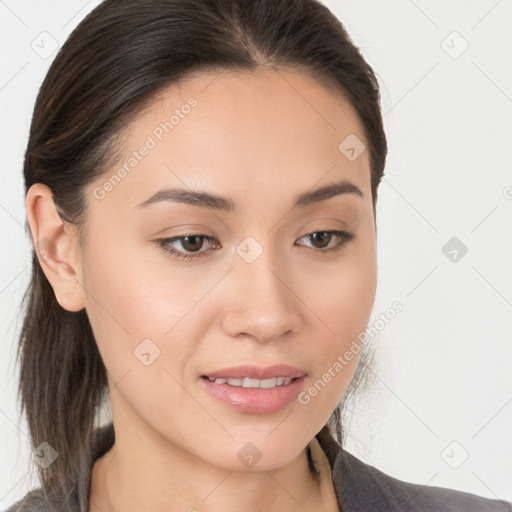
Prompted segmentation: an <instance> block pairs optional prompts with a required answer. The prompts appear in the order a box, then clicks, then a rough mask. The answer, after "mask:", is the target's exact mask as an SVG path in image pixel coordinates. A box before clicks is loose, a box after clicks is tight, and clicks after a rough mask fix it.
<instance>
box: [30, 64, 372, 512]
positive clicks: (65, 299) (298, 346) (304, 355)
mask: <svg viewBox="0 0 512 512" xmlns="http://www.w3.org/2000/svg"><path fill="white" fill-rule="evenodd" d="M191 96H193V97H195V98H196V99H197V101H198V104H197V106H196V107H195V108H194V109H192V110H191V112H190V113H189V114H188V115H186V116H184V117H183V118H182V119H180V122H179V124H178V125H177V126H176V127H175V128H174V130H173V131H172V132H170V133H169V134H166V135H165V136H164V137H163V139H162V141H161V142H159V143H158V145H157V146H156V147H155V148H154V149H152V150H151V151H150V152H149V154H148V155H147V156H146V157H144V158H143V159H142V160H141V161H140V162H139V163H138V164H137V166H136V167H135V168H134V169H133V170H132V171H131V172H130V173H129V174H128V175H127V176H126V177H124V178H123V179H122V180H121V182H120V183H118V184H117V185H116V186H115V187H114V188H113V190H111V191H110V192H108V194H106V196H105V197H104V198H103V199H96V198H95V197H94V194H93V191H94V189H95V188H97V187H98V186H102V185H103V184H104V183H105V180H106V179H108V178H109V177H110V176H111V175H112V174H113V173H114V172H115V171H116V169H118V168H119V167H120V166H122V165H123V164H124V163H125V162H126V161H127V159H128V158H129V156H130V155H131V154H132V152H133V151H134V150H137V149H138V148H140V146H141V145H142V144H144V142H145V141H146V138H147V136H148V135H149V134H151V133H152V130H154V129H155V127H156V126H158V125H159V124H160V123H161V122H163V121H165V120H166V119H168V118H169V113H170V112H172V111H173V110H174V109H176V108H180V106H181V105H183V104H185V103H186V101H187V99H188V98H189V97H191ZM349 134H355V135H356V136H357V137H359V139H361V140H364V134H363V130H362V126H361V123H360V122H359V119H358V117H357V115H356V113H355V111H354V109H353V108H352V107H351V105H350V104H349V103H348V102H347V101H346V100H345V99H344V98H343V97H342V96H341V94H339V93H338V92H336V91H333V90H332V91H329V90H327V89H326V88H325V87H323V86H322V85H320V84H319V83H318V82H317V81H316V80H315V79H313V78H312V77H310V76H308V75H305V74H302V73H301V72H299V71H296V70H293V69H279V71H277V70H268V69H267V70H259V71H257V72H255V73H243V74H241V73H227V72H226V73H217V74H216V75H214V76H213V77H212V75H205V74H202V75H195V76H193V77H192V78H189V79H188V80H187V81H185V82H183V83H182V85H181V88H178V87H177V86H173V87H170V88H168V89H167V90H165V91H163V92H162V93H161V94H159V95H158V97H157V98H156V99H155V101H153V102H152V103H151V105H150V106H149V107H148V108H147V109H145V110H144V112H142V113H141V114H139V115H138V116H137V117H136V119H135V120H134V121H133V122H132V123H131V124H130V125H129V126H128V127H127V128H126V132H125V139H124V147H123V152H122V155H121V157H120V159H119V162H118V163H117V164H116V165H114V166H112V168H110V169H109V171H108V172H106V173H105V175H104V176H103V177H101V178H100V179H98V180H96V181H95V182H94V183H92V184H91V185H90V186H89V187H88V188H87V191H86V193H87V199H88V217H87V221H86V229H87V232H88V237H87V240H86V246H85V251H84V253H83V254H82V253H80V251H79V250H78V245H77V244H78V237H77V234H76V230H75V229H74V228H73V226H66V225H63V223H62V221H61V220H60V219H59V217H58V216H57V213H56V211H55V207H54V205H53V202H52V201H51V194H50V191H49V189H48V188H47V187H45V186H43V185H41V184H35V185H34V186H32V187H31V189H30V191H29V193H28V196H27V202H26V204H27V215H28V219H29V224H30V228H31V231H32V235H33V237H34V240H40V239H41V238H43V237H45V238H47V239H48V240H50V241H51V243H52V244H53V246H54V248H55V250H54V251H53V253H52V254H50V257H47V258H46V259H43V258H41V259H40V261H41V265H42V268H43V270H44V272H45V274H46V276H47V278H48V280H49V281H50V283H51V285H52V287H53V289H54V291H55V296H56V298H57V300H58V302H59V304H60V305H61V306H62V307H63V308H65V309H67V310H69V311H79V310H81V309H83V308H85V309H86V311H87V314H88V317H89V319H90V322H91V325H92V328H93V332H94V335H95V338H96V341H97V344H98V347H99V350H100V353H101V355H102V357H103V360H104V362H105V365H106V368H107V370H108V378H109V384H110V397H111V403H112V415H113V422H114V426H115V431H116V442H115V445H114V446H113V448H112V449H111V450H110V451H109V452H108V453H107V454H106V455H104V456H103V457H102V458H100V459H99V460H98V461H97V462H96V464H95V465H94V468H93V473H92V486H91V494H90V501H91V505H90V510H91V511H97V510H98V511H99V510H102V511H103V512H105V511H106V510H117V511H120V510H123V511H128V512H129V511H136V510H137V511H139V510H166V511H186V510H193V509H192V507H195V509H197V510H198V511H203V510H208V511H211V512H217V511H222V512H231V511H235V510H237V511H239V510H250V511H251V512H263V511H265V512H269V511H270V512H273V511H280V512H282V511H291V510H297V506H298V505H297V502H298V503H301V504H302V506H303V507H304V508H305V509H306V510H308V511H314V510H324V511H325V510H329V508H328V507H327V506H326V504H325V502H324V503H323V504H322V499H324V498H323V497H322V496H320V495H319V491H318V487H317V485H316V482H315V480H314V479H313V476H312V474H311V472H310V471H309V469H308V464H307V456H306V450H305V448H306V445H307V444H308V443H309V442H310V441H311V439H312V438H313V437H314V436H315V435H316V433H317V432H318V431H319V430H320V429H321V428H322V427H323V425H324V424H325V423H326V422H327V420H328V418H329V416H330V415H331V413H332V412H333V410H334V409H335V407H336V405H337V403H338V401H339V400H340V398H341V396H342V395H343V393H344V391H345V390H346V388H347V386H348V384H349V382H350V379H351V377H352V375H353V373H354V371H355V369H356V365H357V361H358V358H359V356H358V355H355V356H354V358H353V359H352V360H351V361H350V362H349V363H348V364H347V365H346V366H345V367H344V368H343V370H342V371H340V372H338V373H337V374H336V376H335V378H332V379H331V381H330V382H329V383H328V384H327V385H326V386H325V388H324V389H322V390H321V391H320V392H319V393H318V394H317V396H315V397H314V398H313V397H312V398H311V400H310V402H309V403H308V404H301V403H300V402H299V401H297V400H295V401H294V402H293V403H292V404H290V405H288V406H287V407H285V408H284V409H282V410H279V411H277V412H274V413H271V414H260V415H257V414H247V413H243V412H239V411H237V410H234V409H232V408H230V407H228V406H226V405H225V404H223V403H221V402H219V401H217V400H216V399H215V398H213V397H212V396H210V395H209V394H208V393H207V392H206V391H205V390H204V389H203V387H202V386H201V385H200V384H201V382H200V376H201V375H204V374H206V373H208V371H210V372H211V371H215V370H218V369H221V368H224V367H227V366H234V365H238V364H244V363H251V364H256V365H259V366H269V365H272V364H276V363H284V364H289V365H292V366H296V367H298V368H301V369H304V370H306V371H307V373H308V378H307V380H306V383H305V384H304V388H303V389H304V390H307V389H308V388H309V387H310V386H311V385H312V384H313V383H314V382H315V381H317V380H318V379H320V378H321V377H322V374H324V373H325V372H326V371H327V369H328V368H329V367H332V365H333V363H334V362H335V361H336V360H337V357H338V356H340V355H342V354H343V353H344V352H345V351H346V350H347V349H348V348H349V347H350V345H351V343H352V342H353V340H354V339H356V337H357V335H358V334H359V333H361V332H362V331H364V329H365V327H366V326H367V324H368V320H369V317H370V313H371V310H372V307H373V302H374V298H375V291H376V279H377V261H376V231H375V218H374V213H373V206H372V197H371V188H370V164H369V153H368V151H367V150H366V151H363V153H362V154H361V155H360V156H359V157H358V158H357V159H356V160H354V161H350V160H349V159H347V158H346V157H345V155H344V154H342V153H341V151H340V150H339V149H338V146H339V144H340V142H341V141H343V140H344V139H345V137H347V136H348V135H349ZM341 179H347V180H348V181H350V182H351V183H353V184H354V185H356V186H357V187H358V188H359V189H360V190H361V191H362V193H363V194H364V197H359V196H357V195H356V194H348V193H347V194H343V195H337V196H334V197H332V198H330V199H327V200H324V201H321V202H319V203H316V204H312V205H310V206H306V207H302V208H292V205H293V203H294V200H295V198H296V196H297V195H299V194H301V193H303V192H307V191H309V190H311V189H313V188H318V187H320V186H322V185H327V184H330V183H332V182H335V181H339V180H341ZM166 186H167V187H170V186H182V187H186V188H190V189H194V190H201V191H203V192H209V193H214V194H217V195H220V196H223V197H227V198H230V199H231V200H233V201H234V202H235V203H236V207H237V211H236V212H234V213H229V212H225V211H214V210H213V209H208V208H200V207H198V206H195V205H189V204H184V203H171V202H166V203H164V202H161V203H156V204H154V205H152V206H149V207H147V208H142V209H137V208H135V205H137V204H139V203H140V202H142V201H144V200H145V199H147V198H148V197H149V196H150V195H152V194H153V193H154V192H156V191H157V190H159V189H161V188H163V187H166ZM326 230H345V231H348V232H349V233H351V234H353V235H354V238H353V239H352V240H349V241H348V242H346V243H345V244H344V245H343V246H340V249H339V250H337V251H332V252H331V253H327V252H324V253H321V252H320V251H322V250H323V251H325V250H326V249H322V247H323V245H322V244H321V242H318V241H316V242H315V240H314V239H313V238H312V237H307V236H305V235H308V234H311V233H314V232H321V231H326ZM189 232H192V233H196V234H206V235H209V236H212V237H213V238H214V239H215V240H216V241H217V243H218V246H217V249H215V248H213V247H212V244H211V243H209V242H208V241H207V240H205V241H204V243H203V245H202V246H201V245H200V242H196V248H199V252H200V253H201V252H202V256H199V257H197V258H195V259H191V260H186V259H178V258H175V257H174V256H172V255H171V254H169V253H165V252H164V251H162V249H161V248H160V247H159V246H158V245H157V243H156V242H155V240H156V239H160V238H165V237H167V238H170V237H173V236H178V235H182V236H183V235H184V234H187V233H189ZM247 236H252V237H253V238H254V239H255V240H257V242H258V243H259V244H260V246H261V247H262V249H263V252H262V253H261V254H260V255H259V257H258V258H257V259H256V260H255V261H254V262H253V263H251V264H248V263H247V262H246V261H245V260H244V259H243V258H241V257H240V256H239V255H238V254H237V252H235V249H236V248H237V246H238V245H239V244H240V243H241V242H242V241H243V240H244V239H245V238H246V237H247ZM294 242H295V243H294ZM193 243H194V242H192V244H188V245H187V244H186V242H184V241H183V240H182V242H181V243H180V242H179V241H178V242H174V243H173V244H172V247H173V248H174V249H175V250H177V251H181V252H182V253H186V252H187V250H188V253H189V254H190V253H193V249H194V246H193ZM338 243H339V239H338V238H336V236H333V238H332V240H331V241H330V242H329V243H327V242H326V245H328V246H329V247H334V246H336V245H337V244H338ZM315 248H317V251H315ZM228 271H229V272H228ZM146 338H149V339H151V340H152V342H153V343H154V344H155V345H156V346H158V348H159V350H160V355H159V357H157V358H156V359H155V360H154V361H153V362H152V363H151V364H150V365H149V366H145V365H144V364H142V363H141V362H140V361H139V359H137V358H136V357H134V353H133V351H134V349H136V347H137V346H138V345H139V344H140V343H141V341H142V340H144V339H146ZM248 442H251V443H253V444H254V445H255V446H256V447H257V448H258V449H259V451H260V452H261V454H262V456H261V459H260V460H259V461H258V462H257V463H256V464H255V465H254V466H253V467H252V468H247V467H245V466H244V465H243V464H242V463H241V461H240V460H239V459H238V457H237V452H238V451H239V450H240V448H242V447H243V446H244V445H245V444H246V443H248ZM142 490H143V492H142ZM107 491H108V496H107ZM109 497H110V499H109ZM203 500H204V501H203Z"/></svg>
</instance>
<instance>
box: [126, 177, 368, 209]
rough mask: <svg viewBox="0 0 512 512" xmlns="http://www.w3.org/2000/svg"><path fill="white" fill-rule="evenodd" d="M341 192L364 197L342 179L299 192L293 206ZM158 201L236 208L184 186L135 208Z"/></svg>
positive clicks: (217, 198)
mask: <svg viewBox="0 0 512 512" xmlns="http://www.w3.org/2000/svg"><path fill="white" fill-rule="evenodd" d="M342 194H355V195H357V196H359V197H361V198H364V197H365V196H364V194H363V193H362V192H361V190H360V189H359V188H358V187H357V186H356V185H354V184H353V183H351V182H349V181H347V180H342V181H339V182H336V183H331V184H329V185H324V186H323V187H320V188H317V189H314V190H310V191H307V192H304V193H302V194H300V195H299V196H297V197H296V199H295V203H294V204H293V208H296V207H305V206H309V205H312V204H314V203H319V202H320V201H325V200H327V199H330V198H331V197H335V196H339V195H342ZM159 202H174V203H186V204H191V205H194V206H199V207H201V208H211V209H213V210H219V211H225V212H228V213H233V212H234V211H235V210H236V204H235V203H234V202H233V201H232V200H231V199H228V198H226V197H221V196H218V195H215V194H209V193H206V192H200V191H195V190H189V189H184V188H164V189H161V190H159V191H158V192H155V193H154V194H153V195H152V196H151V197H149V198H148V199H146V200H145V201H143V202H142V203H139V204H138V205H136V206H135V208H146V207H147V206H149V205H152V204H155V203H159Z"/></svg>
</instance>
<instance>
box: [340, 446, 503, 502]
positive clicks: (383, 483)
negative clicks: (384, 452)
mask: <svg viewBox="0 0 512 512" xmlns="http://www.w3.org/2000/svg"><path fill="white" fill-rule="evenodd" d="M332 477H333V482H334V486H335V488H336V491H337V493H338V496H339V499H340V502H341V505H342V506H343V507H344V508H343V510H346V512H352V511H354V512H355V511H357V510H365V511H366V512H374V511H375V512H382V511H383V510H386V511H387V512H392V511H397V512H398V511H403V512H406V511H407V512H486V511H488V512H491V511H492V512H512V503H510V502H507V501H503V500H494V499H488V498H483V497H481V496H477V495H476V494H471V493H467V492H463V491H458V490H455V489H447V488H444V487H434V486H425V485H420V484H413V483H410V482H405V481H402V480H399V479H397V478H393V477H392V476H390V475H387V474H385V473H383V472H382V471H380V470H378V469H377V468H375V467H374V466H371V465H369V464H366V463H364V462H363V461H361V460H359V459H358V458H357V457H355V456H354V455H352V454H351V453H349V452H347V451H346V450H344V449H342V448H339V450H338V451H337V453H336V456H335V457H334V460H333V466H332Z"/></svg>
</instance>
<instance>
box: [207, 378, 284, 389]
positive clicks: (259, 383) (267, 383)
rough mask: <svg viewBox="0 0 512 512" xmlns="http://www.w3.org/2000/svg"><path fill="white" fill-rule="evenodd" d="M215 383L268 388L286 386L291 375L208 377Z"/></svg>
mask: <svg viewBox="0 0 512 512" xmlns="http://www.w3.org/2000/svg"><path fill="white" fill-rule="evenodd" d="M209 380H210V381H212V382H215V384H228V385H229V386H236V387H240V388H241V387H244V388H261V389H269V388H275V387H278V386H286V384H289V383H290V382H291V381H292V379H291V377H274V378H272V379H251V378H249V377H245V378H243V379H215V380H213V379H209Z"/></svg>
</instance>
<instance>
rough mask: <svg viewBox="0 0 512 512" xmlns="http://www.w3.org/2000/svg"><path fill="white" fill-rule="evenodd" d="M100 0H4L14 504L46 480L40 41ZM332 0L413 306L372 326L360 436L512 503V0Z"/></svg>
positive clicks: (0, 269) (385, 463)
mask: <svg viewBox="0 0 512 512" xmlns="http://www.w3.org/2000/svg"><path fill="white" fill-rule="evenodd" d="M98 3H99V2H98V1H97V0H92V1H89V2H87V1H86V0H65V1H64V0H61V1H38V2H36V1H34V0H32V1H28V0H1V1H0V42H1V48H2V52H1V55H0V59H1V66H0V70H1V71H0V73H1V74H0V108H1V113H0V116H1V124H0V130H1V136H0V141H1V157H2V158H1V164H2V165H1V172H2V182H1V183H2V186H1V187H0V223H1V224H0V225H1V234H0V237H1V241H0V244H1V248H2V249H1V257H2V260H1V265H0V301H1V310H0V314H1V317H0V328H1V332H2V347H3V350H2V357H1V360H0V365H1V367H0V369H1V371H0V379H1V380H0V393H1V394H0V397H1V399H0V400H1V401H0V413H1V414H0V508H5V507H7V506H8V505H9V504H11V503H13V502H14V501H15V500H17V499H19V498H20V497H22V496H23V495H24V494H25V493H26V492H27V491H28V490H29V489H30V487H31V486H35V485H37V481H36V479H35V478H36V471H35V469H34V465H33V464H32V463H31V461H30V448H29V445H28V438H27V434H26V433H27V426H26V424H25V423H23V422H22V423H21V424H18V422H17V417H18V409H17V403H16V398H17V397H16V384H17V368H16V367H15V366H14V362H13V361H14V359H13V358H14V349H15V344H16V341H17V339H16V335H17V332H18V329H19V323H17V320H18V319H17V315H18V309H19V302H20V300H21V296H22V293H23V291H24V290H25V287H26V285H27V280H28V277H29V268H30V267H29V263H30V244H29V239H28V238H27V236H26V235H25V233H24V229H23V225H24V222H25V205H24V198H23V185H22V184H23V182H22V171H21V168H22V157H23V152H24V149H25V144H26V140H27V134H28V128H29V123H30V117H31V111H32V108H33V103H34V100H35V95H36V93H37V90H38V87H39V85H40V83H41V81H42V80H43V77H44V75H45V73H46V71H47V69H48V66H49V64H50V62H51V60H52V59H53V57H54V56H55V53H53V54H52V55H49V56H46V55H43V56H42V57H46V58H42V57H41V56H40V55H39V54H38V53H37V51H38V52H39V53H44V52H45V51H47V52H49V51H50V50H51V49H52V46H51V45H52V38H53V39H54V40H55V41H56V43H55V44H59V45H60V44H62V43H63V42H64V41H65V39H66V37H67V36H68V34H69V33H70V31H71V30H72V29H73V28H74V27H75V26H76V25H77V24H78V22H79V21H80V20H81V19H82V18H83V17H84V16H85V15H86V14H87V12H89V11H90V10H91V9H93V8H94V7H95V6H96V5H97V4H98ZM325 3H326V5H328V6H329V7H330V8H331V9H332V10H333V11H334V12H335V13H336V14H337V15H338V16H339V18H340V19H341V20H342V21H343V22H344V24H345V25H346V27H347V29H348V31H349V33H350V34H351V36H352V38H353V40H354V42H355V43H356V44H357V45H358V46H359V47H360V48H361V51H362V53H363V55H364V56H365V58H366V59H367V60H368V61H369V62H370V64H371V65H372V66H373V68H374V70H375V71H376V73H377V74H378V76H379V78H380V80H381V87H382V95H383V100H382V101H383V112H384V115H385V117H384V120H385V128H386V132H387V135H388V141H389V157H388V162H387V166H386V173H385V178H384V180H383V182H382V184H381V186H380V191H379V201H378V213H377V222H378V237H377V238H378V252H379V254H378V261H379V263H378V264H379V278H378V279H379V284H378V291H377V298H376V302H375V307H374V314H373V317H372V318H373V319H374V320H375V319H377V318H378V316H379V314H380V313H382V312H384V311H386V310H387V309H388V308H389V307H390V306H391V304H392V303H393V302H394V301H396V300H398V301H400V302H401V303H402V304H403V306H404V309H403V311H402V312H401V313H399V314H398V315H397V316H396V318H395V319H394V320H392V321H391V322H389V323H388V324H387V325H386V326H385V328H384V329H382V330H381V331H380V335H379V336H378V338H376V339H375V340H374V343H375V346H376V350H377V356H378V365H377V368H376V371H377V374H376V375H375V376H374V385H373V388H372V391H371V392H370V393H369V394H367V395H365V396H362V397H361V398H359V399H357V400H355V401H354V402H353V409H354V411H355V412H354V414H353V415H352V419H351V422H350V435H349V438H348V444H347V449H349V450H350V451H351V452H352V453H354V454H355V455H356V456H358V457H360V458H361V459H363V460H364V461H365V462H368V463H370V464H372V465H374V466H376V467H378V468H379V469H381V470H382V471H384V472H386V473H388V474H390V475H392V476H395V477H397V478H400V479H403V480H407V481H410V482H416V483H420V484H424V485H436V486H442V487H452V488H455V489H460V490H465V491H469V492H473V493H476V494H479V495H482V496H487V497H490V498H498V497H499V498H501V499H506V500H512V436H511V435H510V433H511V432H512V371H511V369H512V368H511V363H512V343H511V341H512V339H511V331H512V329H511V328H512V272H511V270H510V269H511V262H512V236H511V235H512V172H511V169H512V167H511V163H512V162H511V160H512V149H511V146H512V144H511V143H512V138H511V136H512V118H511V111H512V67H511V65H510V63H511V62H512V45H511V34H512V32H511V31H510V22H511V20H512V2H511V1H510V0H508V1H507V0H500V1H496V0H485V1H484V0H481V1H468V0H464V1H463V0H459V1H450V2H446V1H442V0H435V1H433V0H429V1H426V0H422V1H420V0H416V1H412V0H392V1H386V2H383V1H378V0H371V1H370V0H365V1H361V0H347V1H342V0H326V1H325ZM454 31H455V32H457V33H458V34H453V32H454ZM42 32H47V34H43V35H41V33H42ZM113 44H115V42H113ZM466 44H467V45H469V46H468V47H467V49H466V50H465V51H464V52H463V53H461V52H462V50H464V48H465V46H466ZM31 45H32V46H31ZM33 47H35V48H37V49H38V50H37V51H35V50H34V49H33ZM452 237H457V238H458V239H459V240H460V241H461V242H463V243H464V244H465V245H466V246H467V248H468V252H467V254H465V255H464V256H463V257H460V252H459V253H458V255H459V256H458V257H459V259H458V261H456V262H453V261H450V259H449V258H448V257H447V256H445V254H444V253H443V252H442V247H443V246H444V245H445V244H446V243H447V242H448V241H449V240H450V239H451V238H452ZM374 320H373V321H374ZM371 323H372V321H370V324H371ZM465 457H467V459H466V460H464V459H465ZM457 466H458V467H457Z"/></svg>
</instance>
